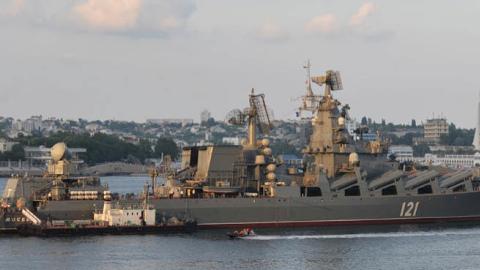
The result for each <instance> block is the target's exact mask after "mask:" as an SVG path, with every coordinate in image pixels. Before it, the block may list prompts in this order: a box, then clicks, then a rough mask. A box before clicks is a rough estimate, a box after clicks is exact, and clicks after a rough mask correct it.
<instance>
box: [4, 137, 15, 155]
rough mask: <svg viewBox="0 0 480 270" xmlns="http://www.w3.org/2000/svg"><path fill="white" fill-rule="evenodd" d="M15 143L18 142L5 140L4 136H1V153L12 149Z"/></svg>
mask: <svg viewBox="0 0 480 270" xmlns="http://www.w3.org/2000/svg"><path fill="white" fill-rule="evenodd" d="M15 144H18V143H16V142H11V141H8V140H5V139H4V138H0V153H5V152H9V151H12V147H13V146H14V145H15Z"/></svg>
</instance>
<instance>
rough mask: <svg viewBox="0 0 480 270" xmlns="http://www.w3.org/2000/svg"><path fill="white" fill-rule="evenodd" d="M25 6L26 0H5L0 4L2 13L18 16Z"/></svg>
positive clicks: (0, 12) (0, 13)
mask: <svg viewBox="0 0 480 270" xmlns="http://www.w3.org/2000/svg"><path fill="white" fill-rule="evenodd" d="M24 7H25V0H10V1H9V0H4V2H3V4H0V15H3V16H16V15H17V14H18V13H19V12H21V10H22V9H23V8H24Z"/></svg>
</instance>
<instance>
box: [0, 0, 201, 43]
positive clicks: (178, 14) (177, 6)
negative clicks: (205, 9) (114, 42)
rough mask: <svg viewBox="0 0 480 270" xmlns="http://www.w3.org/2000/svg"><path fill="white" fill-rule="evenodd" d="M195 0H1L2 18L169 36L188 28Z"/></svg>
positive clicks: (77, 28) (50, 26)
mask: <svg viewBox="0 0 480 270" xmlns="http://www.w3.org/2000/svg"><path fill="white" fill-rule="evenodd" d="M194 1H195V0H0V19H2V20H8V21H11V22H14V23H18V24H30V25H33V26H40V27H48V28H51V29H62V30H66V31H68V30H70V31H72V30H73V31H77V30H89V31H96V32H99V33H115V34H122V35H128V36H137V35H139V36H153V37H166V36H169V35H173V34H177V33H182V32H185V31H187V30H188V21H189V19H190V18H191V16H192V15H193V13H194V12H195V11H196V4H195V2H194Z"/></svg>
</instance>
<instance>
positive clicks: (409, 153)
mask: <svg viewBox="0 0 480 270" xmlns="http://www.w3.org/2000/svg"><path fill="white" fill-rule="evenodd" d="M390 155H395V157H396V160H398V161H400V162H403V161H411V160H413V148H412V147H411V146H409V145H392V146H390V147H389V148H388V156H390Z"/></svg>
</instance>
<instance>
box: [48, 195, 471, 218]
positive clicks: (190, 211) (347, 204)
mask: <svg viewBox="0 0 480 270" xmlns="http://www.w3.org/2000/svg"><path fill="white" fill-rule="evenodd" d="M409 202H412V203H413V204H415V203H417V202H418V209H417V211H416V213H415V214H416V215H415V216H406V215H405V211H406V209H404V211H403V216H401V212H402V204H403V203H405V204H408V203H409ZM150 203H151V204H152V205H154V207H155V208H156V209H157V214H158V215H160V216H162V215H165V216H166V217H167V218H168V217H171V216H176V217H179V218H185V217H188V218H192V219H195V220H196V221H197V222H198V224H199V225H208V224H212V225H221V224H255V223H305V222H318V223H321V222H326V221H365V220H372V221H373V220H391V219H396V220H399V221H398V223H401V220H405V221H408V222H406V223H412V220H414V219H418V220H422V219H423V220H425V219H450V218H452V217H459V218H460V217H463V218H467V219H468V217H472V218H473V217H479V216H480V192H466V193H455V194H441V195H418V196H383V197H345V198H334V199H324V198H322V197H302V198H218V199H155V200H150ZM102 205H103V202H102V201H50V202H48V204H47V206H46V207H45V208H44V209H40V210H39V215H41V216H42V217H45V216H48V215H50V216H51V217H52V218H53V219H61V220H67V219H88V218H92V217H93V214H92V213H93V211H94V209H101V207H102ZM412 214H413V210H412Z"/></svg>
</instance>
